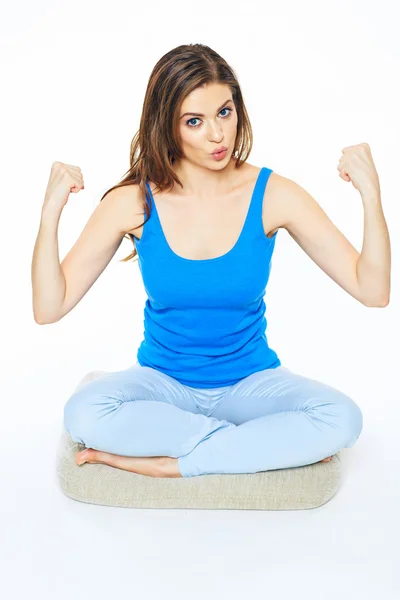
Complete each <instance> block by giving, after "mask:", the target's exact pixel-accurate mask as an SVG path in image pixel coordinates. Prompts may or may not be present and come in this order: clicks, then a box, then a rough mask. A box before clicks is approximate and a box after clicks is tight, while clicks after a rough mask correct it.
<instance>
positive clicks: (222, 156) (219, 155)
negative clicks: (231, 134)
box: [211, 150, 228, 160]
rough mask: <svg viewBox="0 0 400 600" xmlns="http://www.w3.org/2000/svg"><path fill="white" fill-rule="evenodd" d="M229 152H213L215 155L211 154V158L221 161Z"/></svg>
mask: <svg viewBox="0 0 400 600" xmlns="http://www.w3.org/2000/svg"><path fill="white" fill-rule="evenodd" d="M227 152H228V150H222V152H213V154H211V156H212V157H213V158H214V159H215V160H221V159H222V158H224V156H225V154H226V153H227Z"/></svg>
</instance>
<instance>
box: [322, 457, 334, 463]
mask: <svg viewBox="0 0 400 600" xmlns="http://www.w3.org/2000/svg"><path fill="white" fill-rule="evenodd" d="M331 458H332V456H328V458H324V459H323V460H320V461H319V462H329V461H330V460H331Z"/></svg>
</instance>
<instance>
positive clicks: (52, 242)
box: [31, 213, 66, 324]
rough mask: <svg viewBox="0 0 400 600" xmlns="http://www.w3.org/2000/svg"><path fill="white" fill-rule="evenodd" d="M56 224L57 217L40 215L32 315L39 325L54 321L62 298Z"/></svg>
mask: <svg viewBox="0 0 400 600" xmlns="http://www.w3.org/2000/svg"><path fill="white" fill-rule="evenodd" d="M59 220H60V216H59V215H55V214H43V213H42V218H41V221H40V227H39V233H38V236H37V238H36V243H35V248H34V251H33V258H32V270H31V275H32V293H33V314H34V318H35V321H36V323H39V324H44V323H48V322H50V323H51V322H53V320H54V321H55V320H57V316H58V314H59V309H60V306H61V304H62V302H63V300H64V296H65V288H66V283H65V277H64V274H63V272H62V269H61V266H60V261H59V258H58V223H59Z"/></svg>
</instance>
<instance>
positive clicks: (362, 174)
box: [338, 143, 391, 306]
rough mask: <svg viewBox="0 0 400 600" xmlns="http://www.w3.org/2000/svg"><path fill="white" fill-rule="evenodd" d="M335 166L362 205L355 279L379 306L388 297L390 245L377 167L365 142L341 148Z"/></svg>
mask: <svg viewBox="0 0 400 600" xmlns="http://www.w3.org/2000/svg"><path fill="white" fill-rule="evenodd" d="M342 153H343V154H342V157H341V159H340V160H339V165H338V170H339V173H340V176H341V177H342V179H344V181H351V182H352V184H353V186H354V187H355V188H356V189H357V190H358V191H359V192H360V195H361V199H362V203H363V209H364V237H363V245H362V250H361V254H360V256H359V258H358V261H357V279H358V283H359V286H360V289H361V290H362V294H363V296H364V297H365V298H371V299H375V302H376V304H378V305H379V306H387V305H388V304H389V300H390V274H391V249H390V238H389V231H388V228H387V225H386V220H385V216H384V214H383V208H382V201H381V190H380V183H379V177H378V173H377V170H376V168H375V165H374V161H373V159H372V155H371V149H370V147H369V145H368V144H366V143H364V144H357V145H356V146H348V147H346V148H343V149H342Z"/></svg>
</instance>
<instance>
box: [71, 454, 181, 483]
mask: <svg viewBox="0 0 400 600" xmlns="http://www.w3.org/2000/svg"><path fill="white" fill-rule="evenodd" d="M75 461H76V464H77V465H83V464H84V463H85V462H87V463H92V464H94V463H100V464H103V465H109V466H110V467H116V468H117V469H123V470H125V471H131V472H132V473H138V474H139V475H148V476H150V477H181V474H180V472H179V469H178V466H177V462H178V459H177V458H171V457H169V456H149V457H147V456H120V455H118V454H111V453H109V452H102V451H100V450H94V449H93V448H85V449H84V450H82V451H81V452H77V453H76V455H75Z"/></svg>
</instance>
